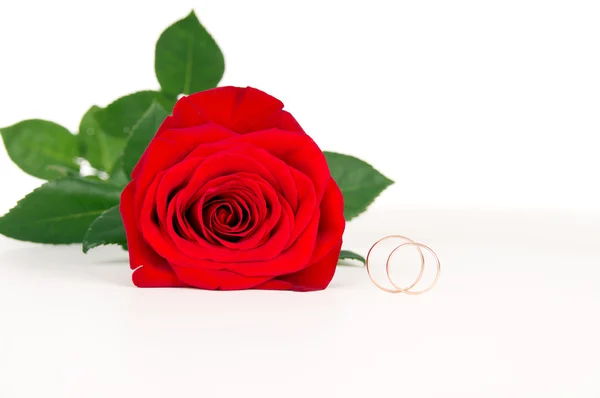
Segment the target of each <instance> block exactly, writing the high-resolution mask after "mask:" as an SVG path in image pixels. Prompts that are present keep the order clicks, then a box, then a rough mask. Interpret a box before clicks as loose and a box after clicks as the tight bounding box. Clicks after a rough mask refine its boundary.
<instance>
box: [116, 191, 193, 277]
mask: <svg viewBox="0 0 600 398" xmlns="http://www.w3.org/2000/svg"><path fill="white" fill-rule="evenodd" d="M134 192H135V183H134V182H131V183H129V184H128V185H127V186H126V187H125V189H124V190H123V193H122V194H121V204H120V206H121V216H122V218H123V224H124V226H125V232H126V235H127V245H128V249H129V264H130V267H131V269H134V270H135V271H134V273H133V275H132V280H133V283H134V284H135V285H136V286H138V287H180V286H184V284H182V283H181V282H180V281H179V279H178V278H177V276H176V275H175V273H174V272H173V270H172V269H171V267H170V266H169V264H168V263H167V262H166V261H165V259H164V258H162V257H160V256H159V255H158V254H157V253H156V252H155V251H154V250H152V249H151V248H150V246H149V245H148V244H147V243H146V242H145V241H144V239H143V238H142V235H141V234H140V231H139V230H138V228H137V225H136V223H135V217H134V212H133V197H134Z"/></svg>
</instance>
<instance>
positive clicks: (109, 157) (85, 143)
mask: <svg viewBox="0 0 600 398" xmlns="http://www.w3.org/2000/svg"><path fill="white" fill-rule="evenodd" d="M102 111H103V110H102V108H99V107H97V106H95V105H94V106H92V107H91V108H90V109H89V110H88V111H87V112H86V113H85V115H83V118H82V119H81V123H80V124H79V134H78V135H77V143H78V144H79V151H80V153H81V156H83V157H84V158H86V159H87V160H88V161H89V162H90V164H91V165H92V167H94V168H95V169H98V170H104V171H106V172H108V173H110V172H111V171H112V167H113V166H114V164H115V162H116V161H117V159H118V157H119V156H120V155H121V152H122V151H123V147H124V146H125V141H126V138H127V137H126V136H125V135H123V136H114V135H108V134H106V132H104V130H102V129H101V128H100V125H99V124H98V121H97V120H96V114H97V113H98V112H102Z"/></svg>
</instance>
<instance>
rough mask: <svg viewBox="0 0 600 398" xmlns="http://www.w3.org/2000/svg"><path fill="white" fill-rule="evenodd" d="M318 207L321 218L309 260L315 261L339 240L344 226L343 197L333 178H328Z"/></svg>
mask: <svg viewBox="0 0 600 398" xmlns="http://www.w3.org/2000/svg"><path fill="white" fill-rule="evenodd" d="M319 208H320V210H321V219H320V220H319V232H318V235H317V243H316V245H315V250H314V251H313V255H312V258H311V262H315V261H317V260H319V259H320V258H321V257H323V256H325V255H326V254H327V253H328V252H329V251H330V250H331V248H332V247H333V246H334V245H336V244H337V242H339V241H340V239H341V238H342V235H343V234H344V229H345V227H346V220H345V219H344V197H343V196H342V191H340V188H339V187H338V185H337V184H336V183H335V181H334V180H333V178H330V179H329V184H328V186H327V190H326V191H325V195H323V200H322V201H321V205H320V206H319Z"/></svg>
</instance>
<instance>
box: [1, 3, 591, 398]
mask: <svg viewBox="0 0 600 398" xmlns="http://www.w3.org/2000/svg"><path fill="white" fill-rule="evenodd" d="M192 8H194V9H195V10H196V12H197V14H198V15H199V17H200V19H201V20H202V22H203V23H204V24H205V25H206V26H207V28H208V29H209V31H210V32H212V33H213V34H214V36H215V38H216V39H217V41H218V42H219V44H220V45H221V47H222V48H223V51H224V53H225V56H226V64H227V71H226V74H225V78H224V80H223V82H222V83H223V84H234V85H242V86H244V85H251V86H255V87H257V88H260V89H263V90H265V91H267V92H270V93H272V94H274V95H276V96H277V97H279V98H280V99H282V100H283V101H284V102H285V103H286V105H287V109H288V110H290V111H291V112H293V113H294V114H295V115H296V117H297V118H298V119H299V121H300V122H301V123H302V125H303V126H304V127H305V128H306V130H307V131H308V132H309V133H310V134H311V135H312V136H313V137H314V138H315V139H316V140H317V142H318V143H319V144H320V145H321V146H322V147H323V148H324V149H330V150H336V151H339V152H345V153H350V154H353V155H356V156H359V157H361V158H363V159H365V160H368V161H370V162H371V163H373V164H374V165H375V166H376V167H377V168H378V169H380V170H381V171H382V172H384V173H385V174H386V175H388V176H389V177H391V178H392V179H394V180H396V181H397V182H398V183H397V184H396V185H394V186H393V187H392V188H391V189H389V190H388V191H386V193H385V194H384V195H383V196H382V197H381V198H380V199H379V200H378V201H377V202H376V203H375V205H374V206H373V208H372V210H371V211H370V212H369V213H367V214H365V215H364V216H363V217H361V218H360V219H358V220H356V221H354V222H352V223H351V224H350V225H349V227H348V230H347V233H346V238H345V240H346V243H345V247H346V248H348V249H353V250H357V251H360V252H362V253H363V254H364V253H365V252H366V250H367V249H368V247H369V246H370V244H371V243H373V242H374V241H375V240H376V239H377V238H379V237H382V236H384V235H386V234H389V233H401V234H405V235H408V236H410V237H412V238H413V239H416V240H419V241H422V242H424V243H426V244H428V245H430V246H431V247H433V248H434V249H435V250H436V251H437V253H438V254H439V256H440V258H441V260H442V263H443V274H442V278H441V280H440V283H439V285H438V286H437V287H436V288H435V289H434V290H433V291H432V292H430V293H428V294H426V295H423V296H420V297H407V296H401V295H390V294H386V293H383V292H380V291H379V290H377V289H376V288H375V287H374V286H373V285H372V284H371V282H370V281H369V280H368V278H367V276H366V274H365V271H364V269H360V268H341V269H339V271H338V273H337V274H336V276H335V278H334V280H333V282H332V285H331V287H330V288H329V289H327V290H326V291H324V292H318V293H313V294H294V293H282V292H261V291H249V292H205V291H194V290H140V289H136V288H134V287H132V286H131V284H130V271H129V269H128V267H127V265H126V253H124V252H122V251H120V250H119V249H115V248H101V249H98V250H95V251H94V252H92V253H91V254H89V255H87V256H84V255H83V254H82V253H81V252H80V249H79V248H78V247H77V246H72V247H50V246H41V245H33V244H27V243H20V242H15V241H11V240H8V239H5V238H3V237H0V397H2V398H19V397H36V398H37V397H61V398H71V397H73V398H80V397H85V398H88V397H92V398H94V397H102V398H104V397H108V396H110V397H112V396H115V397H121V396H124V397H138V396H139V397H146V398H152V397H161V398H162V397H165V396H169V397H178V396H207V397H246V396H248V397H253V396H263V397H275V396H276V397H281V396H285V397H291V398H293V397H306V396H311V397H355V396H357V397H371V396H375V394H376V393H377V394H389V396H411V397H415V398H418V397H440V396H444V397H463V398H464V397H477V398H479V397H496V396H497V397H503V398H504V397H533V396H544V397H567V396H568V397H578V398H579V397H598V396H600V381H598V374H600V359H598V358H600V347H599V342H598V341H599V340H598V336H599V334H600V326H599V324H598V310H599V308H600V288H599V286H600V244H599V243H598V239H599V237H600V214H598V211H599V210H600V185H599V184H598V183H597V181H598V177H597V175H598V170H600V157H598V156H597V148H598V139H597V137H598V132H599V131H600V119H599V118H598V117H597V115H598V109H600V96H598V92H600V74H599V73H598V71H599V70H600V53H599V52H598V51H597V50H596V49H597V48H598V46H599V45H600V43H599V41H600V24H598V23H597V21H598V18H599V17H600V3H598V2H595V1H555V2H547V1H531V0H520V1H517V0H508V1H503V2H480V1H464V0H458V1H452V2H447V1H428V0H424V1H419V2H394V1H388V0H370V1H368V2H364V1H361V2H358V1H356V2H353V1H344V2H341V1H320V0H319V1H318V2H317V1H304V2H298V3H297V5H296V6H292V5H290V2H281V1H276V0H271V1H267V0H254V1H205V2H195V1H183V0H173V1H169V2H162V3H160V4H155V3H152V4H151V5H150V3H148V2H144V3H142V2H138V1H123V0H119V1H112V0H108V1H104V2H96V3H94V4H93V6H92V5H91V4H90V3H88V2H81V3H77V4H76V3H73V2H71V1H70V0H56V1H52V2H47V1H22V2H0V38H1V39H0V54H2V60H1V61H0V87H1V90H0V109H2V112H1V113H0V126H6V125H10V124H13V123H15V122H17V121H20V120H22V119H26V118H45V119H50V120H53V121H56V122H59V123H61V124H63V125H65V126H67V127H69V128H70V129H72V130H74V129H76V127H77V125H78V122H79V118H80V117H81V115H82V114H83V113H84V112H85V110H86V109H87V108H88V107H89V106H90V105H92V104H98V105H106V104H107V103H109V102H110V101H112V100H114V99H115V98H116V97H118V96H120V95H124V94H127V93H129V92H133V91H137V90H141V89H152V88H157V83H156V81H155V78H154V74H153V73H154V72H153V54H154V53H153V49H154V43H155V40H156V39H157V38H158V35H159V34H160V32H161V31H162V30H163V29H164V28H165V27H166V26H167V25H169V24H170V23H172V22H173V21H175V20H176V19H178V18H180V17H183V16H184V15H186V14H187V13H188V12H189V10H190V9H192ZM141 9H143V12H142V11H140V10H141ZM367 138H368V139H369V140H372V141H370V142H369V141H367ZM39 184H40V181H39V180H36V179H34V178H31V177H28V176H26V175H25V174H23V173H22V172H20V171H19V170H18V169H17V168H16V167H15V166H14V165H13V164H12V163H11V162H10V160H9V159H8V157H7V156H6V154H5V152H4V149H3V148H2V149H0V186H1V187H2V193H1V196H0V214H3V213H4V212H5V211H7V210H8V209H9V208H10V207H12V206H13V205H14V204H15V202H16V201H17V200H18V199H20V198H21V197H22V196H24V195H25V194H26V193H27V192H29V191H30V190H31V189H33V188H34V187H35V186H37V185H39ZM415 208H429V209H432V208H454V209H457V208H462V209H472V208H494V209H504V210H503V211H495V212H491V211H490V212H483V211H482V212H475V211H473V210H463V211H431V210H427V211H409V209H415ZM515 208H534V209H538V210H539V209H552V208H554V209H564V210H565V211H562V212H561V211H558V212H550V211H545V212H544V211H541V212H537V213H525V212H514V211H512V212H511V211H507V210H509V209H515ZM385 209H388V210H389V209H396V210H395V211H393V212H392V213H391V215H388V213H385ZM400 209H402V211H400ZM569 209H577V210H569ZM584 209H587V210H585V211H584ZM411 271H414V268H410V267H409V268H408V269H407V270H406V271H405V272H407V274H406V275H403V276H408V275H409V274H410V272H411ZM407 280H408V279H407Z"/></svg>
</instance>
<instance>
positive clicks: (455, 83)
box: [0, 0, 600, 209]
mask: <svg viewBox="0 0 600 398" xmlns="http://www.w3.org/2000/svg"><path fill="white" fill-rule="evenodd" d="M192 8H194V9H195V10H196V12H197V14H198V16H199V18H200V19H201V21H202V22H203V23H204V24H205V25H206V27H207V29H208V30H209V31H210V32H211V33H212V34H213V35H214V37H215V38H216V40H217V41H218V43H219V45H220V46H221V47H222V49H223V51H224V54H225V58H226V73H225V77H224V79H223V81H222V83H223V84H233V85H240V86H246V85H251V86H254V87H257V88H260V89H262V90H265V91H267V92H269V93H271V94H273V95H275V96H277V97H278V98H280V99H281V100H282V101H283V102H284V103H285V104H286V106H287V109H288V110H290V111H291V112H292V113H293V114H294V115H296V117H297V118H298V120H299V121H300V123H301V124H302V125H303V126H304V127H305V129H306V131H308V132H309V133H310V134H311V135H312V136H313V137H314V138H315V139H316V140H317V142H318V143H319V144H320V145H321V146H322V147H323V148H324V149H328V150H335V151H339V152H342V153H349V154H353V155H356V156H359V157H361V158H363V159H365V160H368V161H370V162H372V163H373V164H374V165H375V166H376V167H377V168H378V169H380V170H381V171H382V172H384V173H385V174H386V175H388V176H389V177H390V178H392V179H393V180H395V181H398V182H401V184H398V185H396V186H394V187H392V188H391V189H390V191H389V193H388V194H387V195H385V196H383V197H382V198H381V203H382V204H387V205H393V206H396V207H397V208H408V207H410V208H448V207H453V208H463V209H465V208H472V207H478V208H488V207H494V208H504V209H506V208H523V207H525V208H533V209H540V208H546V209H551V208H560V209H569V208H578V209H582V208H587V209H600V185H599V184H597V183H596V181H597V180H598V178H597V175H598V170H600V157H599V156H597V148H598V146H599V143H598V134H599V132H600V118H599V117H598V110H599V109H600V95H598V93H599V92H600V73H598V71H600V52H599V51H597V49H598V48H600V24H599V23H598V20H599V19H600V2H598V1H596V0H587V1H582V0H558V1H545V0H504V1H479V0H453V1H446V0H420V1H391V0H368V1H367V0H362V1H357V0H304V1H293V2H292V1H281V0H252V1H249V0H212V1H198V0H169V1H153V2H148V1H139V0H138V1H133V0H106V1H96V2H93V3H90V2H88V1H82V2H76V3H74V2H73V1H72V0H53V1H47V0H27V1H25V0H23V1H1V2H0V54H1V61H0V110H1V112H0V126H7V125H11V124H13V123H15V122H17V121H20V120H22V119H26V118H34V117H37V118H46V119H51V120H54V121H56V122H58V123H61V124H63V125H65V126H67V127H69V128H70V129H76V128H77V126H78V124H79V119H80V118H81V116H82V115H83V114H84V112H85V111H86V110H87V109H88V107H89V106H91V105H92V104H97V105H101V106H104V105H106V104H108V103H109V102H110V101H112V100H114V99H116V98H117V97H119V96H121V95H124V94H128V93H130V92H133V91H137V90H141V89H153V88H158V84H157V82H156V78H155V77H154V44H155V42H156V39H157V38H158V36H159V35H160V33H161V32H162V30H163V29H164V28H165V27H167V26H168V25H169V24H171V23H172V22H174V21H175V20H177V19H179V18H181V17H183V16H185V15H187V14H188V13H189V11H190V10H191V9H192ZM367 140H372V141H371V143H369V142H368V141H367ZM375 143H378V144H375ZM2 161H3V159H2V156H1V155H0V162H2ZM5 167H6V164H5V163H4V162H2V163H0V176H2V178H3V181H2V184H3V186H4V187H6V186H13V185H14V184H18V183H19V181H20V178H21V177H18V179H13V180H10V181H9V183H8V184H7V183H6V181H4V176H3V174H1V173H4V170H5ZM4 194H5V195H9V196H11V198H12V199H13V201H16V200H17V199H18V197H17V196H16V195H15V194H13V193H12V192H5V193H4Z"/></svg>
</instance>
